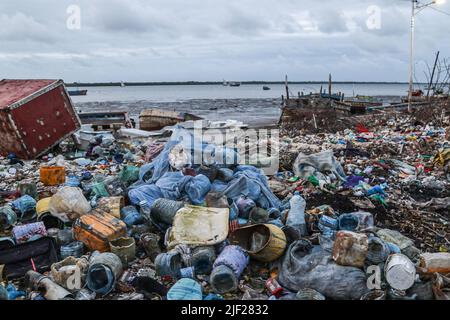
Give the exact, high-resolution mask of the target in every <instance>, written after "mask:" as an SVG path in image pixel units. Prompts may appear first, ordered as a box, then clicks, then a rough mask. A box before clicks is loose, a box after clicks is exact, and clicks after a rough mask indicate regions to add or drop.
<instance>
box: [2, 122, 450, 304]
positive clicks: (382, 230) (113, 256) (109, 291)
mask: <svg viewBox="0 0 450 320" xmlns="http://www.w3.org/2000/svg"><path fill="white" fill-rule="evenodd" d="M194 140H195V138H194V137H193V135H192V133H191V132H190V131H189V130H187V129H185V128H183V127H182V126H176V127H175V128H174V129H173V132H172V135H171V136H170V138H168V139H166V140H164V139H163V140H158V139H156V138H148V139H147V138H146V140H145V142H143V141H141V140H133V139H131V142H130V141H128V142H124V141H120V140H116V139H115V138H114V137H112V136H102V135H98V136H96V137H95V138H94V139H92V140H91V141H90V142H89V145H88V146H87V151H86V152H81V153H80V152H78V151H76V150H75V151H74V150H73V146H71V143H70V142H67V141H65V142H63V143H62V144H61V145H60V146H59V148H60V154H59V155H58V156H54V155H52V154H48V155H46V156H44V157H43V159H41V160H39V161H38V160H34V161H22V160H21V159H18V158H17V157H16V156H15V155H14V154H10V155H9V156H8V157H7V158H2V159H1V160H0V161H1V162H0V176H1V177H2V179H1V182H0V195H1V197H2V201H1V207H0V283H2V284H0V299H9V300H16V299H30V300H62V299H75V300H95V299H102V300H148V299H150V300H165V299H167V300H223V299H242V300H267V299H269V300H295V299H297V300H324V299H358V300H359V299H362V300H374V299H375V300H382V299H406V300H408V299H450V253H449V252H448V250H449V249H450V246H449V237H448V234H449V231H450V230H449V216H448V213H449V210H448V209H449V207H450V202H449V199H450V194H449V190H450V188H449V182H450V180H449V171H448V169H449V161H450V158H449V154H450V152H449V145H448V141H445V129H442V128H437V127H436V128H435V127H432V126H424V127H421V126H411V124H410V123H409V122H408V121H406V120H405V121H404V122H401V121H399V120H396V121H395V123H392V124H389V125H387V126H386V127H382V128H378V129H377V130H376V131H374V132H371V131H369V130H368V129H366V128H365V127H364V126H358V127H357V128H355V129H354V130H350V129H347V130H345V131H344V132H341V133H336V134H315V135H310V136H298V137H296V138H294V139H292V138H288V137H284V138H282V148H281V150H280V153H281V154H283V153H295V154H296V155H295V161H293V163H292V166H291V170H285V171H280V172H278V173H277V174H275V175H274V176H272V177H270V178H268V177H267V176H265V175H264V174H263V171H262V170H261V169H260V168H257V167H255V166H251V165H247V164H241V161H240V157H239V154H238V153H237V151H236V150H234V149H232V148H227V147H222V146H218V145H214V144H212V143H203V142H198V141H194ZM193 142H194V143H193ZM198 154H201V158H200V159H198V158H197V157H198ZM221 160H226V161H221ZM426 230H428V231H426ZM430 233H431V234H432V238H431V239H430V238H429V236H430ZM419 235H420V236H421V237H423V239H420V238H419ZM413 236H414V237H413Z"/></svg>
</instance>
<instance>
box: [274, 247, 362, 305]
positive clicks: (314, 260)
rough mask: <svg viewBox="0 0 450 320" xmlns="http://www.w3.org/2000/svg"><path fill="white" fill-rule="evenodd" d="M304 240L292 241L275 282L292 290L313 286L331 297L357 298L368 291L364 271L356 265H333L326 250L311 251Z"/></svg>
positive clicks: (312, 287)
mask: <svg viewBox="0 0 450 320" xmlns="http://www.w3.org/2000/svg"><path fill="white" fill-rule="evenodd" d="M311 250H312V246H310V245H306V246H305V241H303V240H298V241H296V242H294V243H292V244H291V245H290V246H289V248H288V249H287V251H286V254H285V255H284V256H283V259H282V261H281V265H280V269H279V274H278V282H279V283H280V284H281V285H282V286H283V287H284V288H287V289H289V290H291V291H294V292H298V291H299V290H300V289H303V288H311V289H314V290H316V291H318V292H320V293H321V294H323V295H324V296H325V297H327V298H330V299H352V300H359V299H360V298H361V296H362V295H363V294H365V293H367V292H368V291H369V289H368V288H367V280H366V274H365V273H364V271H363V270H361V269H359V268H356V267H349V266H341V265H338V264H336V263H335V262H334V261H333V259H332V258H331V256H330V254H329V253H328V252H326V251H323V250H319V251H317V252H311Z"/></svg>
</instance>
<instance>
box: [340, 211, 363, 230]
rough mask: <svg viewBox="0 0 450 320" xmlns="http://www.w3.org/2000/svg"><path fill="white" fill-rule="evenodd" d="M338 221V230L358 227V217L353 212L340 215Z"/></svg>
mask: <svg viewBox="0 0 450 320" xmlns="http://www.w3.org/2000/svg"><path fill="white" fill-rule="evenodd" d="M338 221H339V230H346V231H356V230H357V229H358V227H359V218H358V217H357V216H356V215H354V214H353V213H346V214H343V215H340V216H339V218H338Z"/></svg>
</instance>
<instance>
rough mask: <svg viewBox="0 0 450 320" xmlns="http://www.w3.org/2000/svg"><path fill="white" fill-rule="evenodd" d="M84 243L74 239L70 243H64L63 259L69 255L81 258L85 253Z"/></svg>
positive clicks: (62, 247)
mask: <svg viewBox="0 0 450 320" xmlns="http://www.w3.org/2000/svg"><path fill="white" fill-rule="evenodd" d="M83 251H84V245H83V242H80V241H74V242H71V243H69V244H66V245H63V246H61V248H60V254H61V259H65V258H67V257H75V258H79V257H81V256H82V255H83Z"/></svg>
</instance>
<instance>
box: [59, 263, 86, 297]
mask: <svg viewBox="0 0 450 320" xmlns="http://www.w3.org/2000/svg"><path fill="white" fill-rule="evenodd" d="M88 265H89V263H88V261H87V259H84V258H82V259H78V258H75V257H67V258H65V259H63V260H61V261H59V262H57V263H54V264H52V266H51V276H52V279H53V281H55V283H57V284H58V285H60V286H62V287H64V288H66V289H68V290H69V291H76V290H79V289H80V288H82V287H83V286H84V281H85V278H86V271H87V269H88ZM75 273H76V276H78V277H74V275H75Z"/></svg>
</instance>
